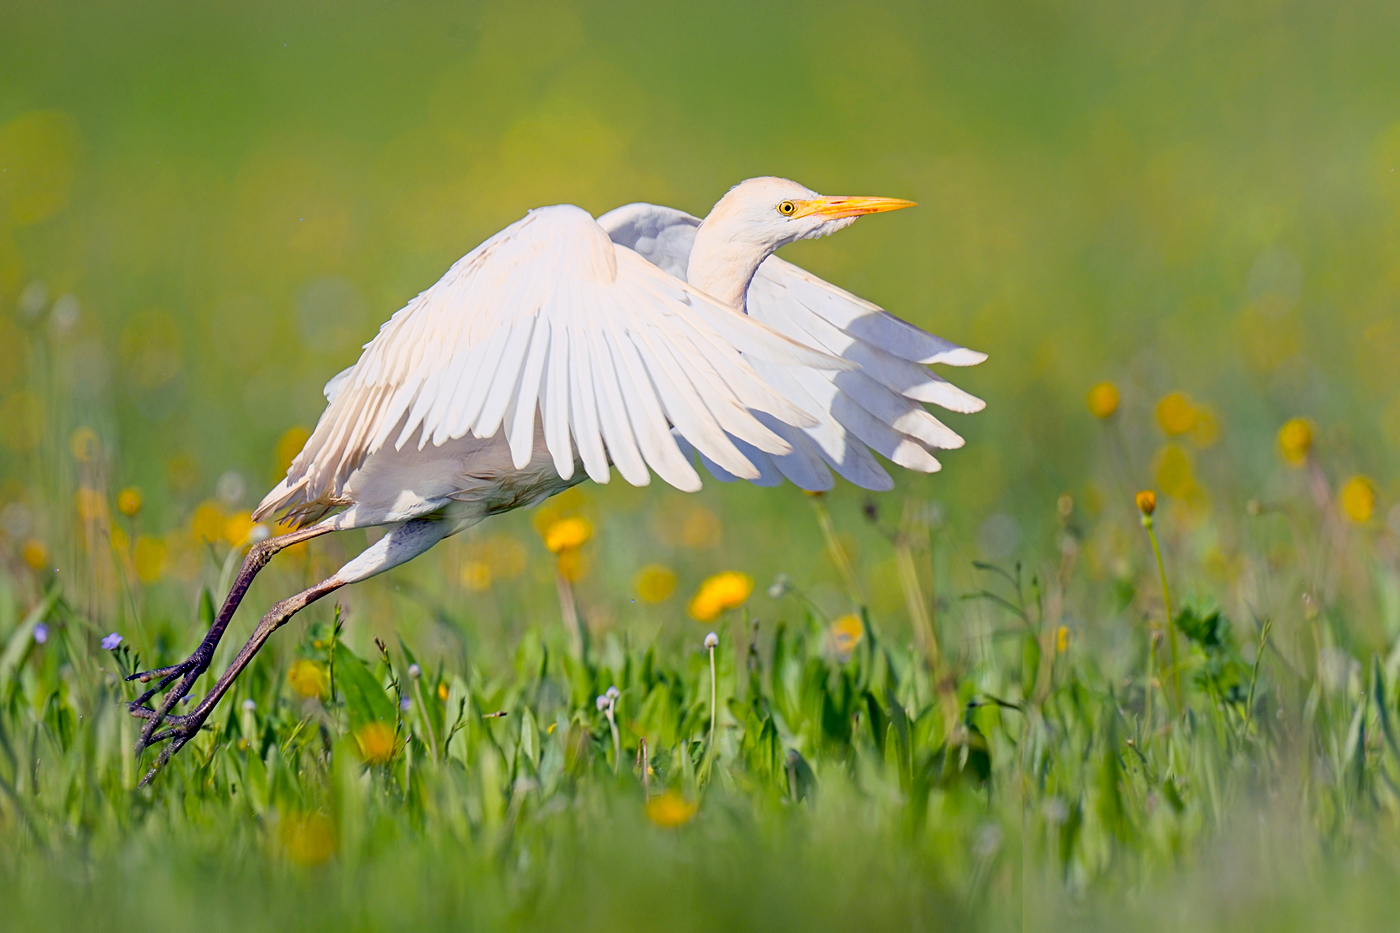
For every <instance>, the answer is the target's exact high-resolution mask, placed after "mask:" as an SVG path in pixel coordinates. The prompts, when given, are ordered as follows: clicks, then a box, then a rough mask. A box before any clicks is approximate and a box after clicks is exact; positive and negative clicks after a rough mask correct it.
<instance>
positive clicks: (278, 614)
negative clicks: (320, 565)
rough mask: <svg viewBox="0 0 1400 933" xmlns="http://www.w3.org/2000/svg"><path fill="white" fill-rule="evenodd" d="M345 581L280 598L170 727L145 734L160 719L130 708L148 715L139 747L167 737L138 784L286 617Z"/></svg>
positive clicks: (195, 726)
mask: <svg viewBox="0 0 1400 933" xmlns="http://www.w3.org/2000/svg"><path fill="white" fill-rule="evenodd" d="M347 582H349V581H347V580H344V579H341V578H340V576H339V575H338V574H337V575H336V576H333V577H330V578H329V579H326V580H322V581H321V582H320V583H318V584H316V585H315V586H313V587H311V588H310V589H307V590H302V591H301V592H300V593H298V594H297V595H295V596H292V597H290V598H288V599H284V600H282V601H281V602H280V603H278V604H277V605H275V606H273V607H272V608H271V609H269V610H268V612H267V615H265V616H263V617H262V621H260V622H259V623H258V627H257V628H256V629H254V630H253V635H252V637H251V638H249V639H248V641H247V642H246V643H245V644H244V645H243V647H242V649H240V650H239V652H238V655H237V656H236V657H235V658H234V659H233V663H232V664H230V665H229V666H228V670H226V671H224V673H223V674H222V675H221V676H220V677H219V679H218V681H217V682H216V683H215V684H214V688H213V689H212V690H210V691H209V693H208V694H207V695H205V697H204V699H203V700H200V701H199V705H198V706H196V707H195V708H194V712H192V713H190V714H189V715H187V716H170V717H168V719H167V720H166V721H167V724H168V725H169V726H170V728H168V729H166V730H165V731H164V732H157V733H155V734H154V735H150V736H149V737H148V733H150V732H153V731H154V729H155V727H156V725H158V724H159V722H160V719H157V718H156V714H155V713H152V712H151V711H150V710H148V709H145V708H141V709H140V710H133V711H132V712H133V713H135V714H136V715H137V716H141V717H142V718H148V720H149V721H148V722H147V723H146V727H145V729H143V730H142V732H141V736H142V740H143V741H142V743H141V746H140V748H143V749H144V748H145V746H146V745H150V744H152V743H154V742H160V741H163V740H165V739H169V740H170V744H169V745H167V746H165V748H164V749H162V750H161V753H160V758H159V759H158V760H157V761H156V763H155V766H154V767H152V768H151V770H150V771H148V772H146V776H145V777H143V778H142V779H141V786H143V787H144V786H145V785H146V784H148V783H150V780H151V778H153V777H155V773H156V772H157V771H159V770H160V768H161V766H162V765H164V764H165V763H166V762H167V761H169V760H170V756H171V755H173V754H175V753H176V752H178V751H179V750H180V749H182V748H184V747H185V743H186V742H188V741H189V740H190V739H192V738H194V736H195V734H196V733H198V732H199V730H200V727H201V726H203V725H204V720H206V719H208V718H209V714H210V713H212V712H213V711H214V707H215V706H217V705H218V703H219V700H221V699H222V698H223V696H224V694H225V693H227V692H228V689H229V687H231V686H233V682H234V680H235V679H237V677H238V675H239V674H241V673H242V672H243V668H245V667H247V666H248V662H249V661H252V660H253V655H255V654H257V653H258V649H259V648H261V647H262V646H263V643H264V642H266V641H267V640H268V638H269V637H271V635H272V633H273V632H275V631H277V630H278V629H279V628H281V627H282V625H283V624H285V623H286V621H287V620H288V619H290V618H291V617H292V616H294V615H296V614H297V613H298V612H300V611H301V610H302V609H305V608H306V607H307V606H309V605H311V604H312V603H314V602H315V601H316V600H318V599H320V598H321V597H322V596H325V595H326V594H327V593H333V592H335V591H336V590H338V589H340V588H341V587H342V586H344V585H345V584H346V583H347ZM187 676H188V675H187ZM169 705H170V703H169V701H166V703H165V704H163V707H164V708H169Z"/></svg>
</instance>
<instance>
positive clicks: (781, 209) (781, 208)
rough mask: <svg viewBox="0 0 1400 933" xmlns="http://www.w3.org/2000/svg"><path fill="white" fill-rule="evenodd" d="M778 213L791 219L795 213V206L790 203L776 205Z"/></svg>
mask: <svg viewBox="0 0 1400 933" xmlns="http://www.w3.org/2000/svg"><path fill="white" fill-rule="evenodd" d="M778 213H779V214H782V215H783V216H784V217H791V216H792V215H793V214H795V213H797V205H796V204H793V203H792V202H791V201H784V202H782V203H781V204H779V205H778Z"/></svg>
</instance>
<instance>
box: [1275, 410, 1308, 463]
mask: <svg viewBox="0 0 1400 933" xmlns="http://www.w3.org/2000/svg"><path fill="white" fill-rule="evenodd" d="M1312 442H1313V432H1312V425H1311V424H1309V423H1308V421H1307V419H1305V418H1293V419H1290V420H1289V421H1286V422H1284V425H1283V427H1281V428H1279V429H1278V450H1279V453H1280V454H1282V455H1283V459H1284V460H1286V461H1287V462H1288V463H1290V464H1292V465H1293V466H1302V465H1303V464H1305V463H1307V462H1308V451H1310V450H1312Z"/></svg>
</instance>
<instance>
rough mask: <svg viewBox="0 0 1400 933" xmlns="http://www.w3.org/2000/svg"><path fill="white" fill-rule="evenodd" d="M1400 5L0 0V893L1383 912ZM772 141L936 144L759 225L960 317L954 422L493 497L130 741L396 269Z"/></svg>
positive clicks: (946, 916) (809, 159) (322, 556)
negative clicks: (173, 723)
mask: <svg viewBox="0 0 1400 933" xmlns="http://www.w3.org/2000/svg"><path fill="white" fill-rule="evenodd" d="M1397 19H1400V15H1397V12H1396V10H1395V9H1394V8H1393V6H1392V5H1389V4H1385V3H1380V2H1362V3H1358V4H1352V5H1349V6H1348V8H1347V9H1346V10H1334V9H1330V8H1327V7H1326V6H1325V5H1317V4H1306V3H1301V2H1298V3H1294V2H1286V0H1280V2H1268V3H1264V2H1259V3H1243V4H1233V5H1229V6H1228V7H1223V6H1212V5H1206V4H1199V3H1175V2H1173V3H1115V4H1094V3H1088V2H1085V3H1060V4H1049V3H1029V2H1026V3H1008V4H1002V5H1000V6H991V7H989V6H985V5H984V6H983V7H981V8H977V9H976V11H974V10H972V9H971V8H967V7H965V6H961V5H957V4H953V3H931V4H914V3H909V4H900V3H890V4H835V3H831V4H812V5H804V6H803V7H802V8H798V7H796V6H790V5H781V4H775V5H761V6H760V5H754V4H733V3H721V4H709V5H704V6H703V7H697V8H694V9H682V8H680V7H677V8H675V9H667V10H659V9H656V8H654V7H652V6H643V5H641V4H636V3H630V2H619V3H608V4H601V3H598V4H592V3H582V2H577V3H574V2H567V0H540V2H532V3H528V4H511V5H508V6H507V5H496V6H486V5H481V4H461V3H452V4H448V3H437V4H414V5H395V6H393V7H379V6H372V5H368V4H350V5H347V6H346V7H345V8H344V9H341V10H337V11H334V12H333V11H330V10H328V9H324V8H319V7H314V6H310V5H306V6H294V7H289V6H284V5H272V4H259V3H253V4H240V5H237V6H233V5H225V6H221V5H207V6H205V7H202V8H200V9H198V10H193V9H188V8H185V7H181V6H178V5H175V4H155V5H150V6H147V7H144V8H142V9H141V10H140V11H135V10H132V9H131V8H129V6H128V5H124V4H115V3H85V4H81V5H79V4H63V3H57V4H45V5H42V6H38V5H19V4H12V5H9V6H6V7H4V8H3V9H0V905H3V909H0V928H12V929H17V930H20V929H22V930H39V929H47V928H55V929H58V928H64V929H73V928H81V929H86V928H102V929H105V930H123V929H137V928H139V929H143V930H165V929H200V930H203V931H209V933H214V931H217V930H222V929H230V930H232V929H239V930H248V931H251V930H259V929H276V928H286V927H288V926H296V927H297V928H305V929H327V930H331V929H334V930H343V929H347V928H349V929H367V930H368V929H376V930H377V929H439V928H442V929H446V928H464V927H467V928H476V927H480V928H489V929H498V928H510V929H514V928H531V929H534V928H566V927H567V928H570V929H585V930H586V929H598V930H603V929H634V928H638V927H642V926H644V925H645V926H656V927H665V928H668V929H676V930H689V929H695V930H699V929H710V928H716V927H718V928H758V927H769V928H771V927H775V926H776V927H780V928H792V929H887V928H888V929H918V930H924V929H930V930H937V929H949V930H953V929H957V930H962V929H990V930H1000V929H1011V928H1020V929H1032V930H1045V931H1053V930H1060V929H1079V930H1082V929H1100V928H1102V929H1115V930H1120V929H1133V930H1136V929H1142V930H1157V929H1175V928H1182V927H1185V928H1190V929H1202V930H1210V929H1221V930H1224V929H1230V930H1239V929H1246V930H1248V929H1261V930H1262V929H1270V930H1292V929H1297V930H1305V929H1314V928H1317V927H1319V926H1323V925H1326V926H1327V927H1328V928H1329V929H1375V928H1380V927H1385V926H1389V924H1388V923H1387V920H1389V919H1390V918H1392V917H1393V916H1394V915H1395V911H1396V906H1397V899H1396V895H1395V890H1396V885H1395V883H1394V880H1395V875H1396V872H1397V871H1398V870H1400V844H1397V831H1398V830H1400V722H1397V717H1400V470H1397V468H1396V465H1397V452H1400V365H1397V364H1400V316H1398V315H1397V313H1396V307H1397V299H1400V181H1397V178H1400V103H1398V102H1397V100H1396V97H1395V95H1394V93H1393V89H1394V88H1395V87H1396V86H1397V82H1400V63H1397V59H1396V57H1395V56H1394V55H1393V48H1394V44H1395V39H1396V38H1397V36H1400V22H1397ZM769 173H776V174H782V175H786V176H789V177H792V178H795V179H797V180H799V181H802V182H803V183H804V184H808V185H811V186H813V187H815V188H817V189H819V190H822V191H824V192H830V193H850V194H874V195H889V196H899V197H908V198H912V199H914V200H917V201H919V202H920V205H921V206H920V207H919V208H918V209H917V210H911V211H902V212H900V213H898V214H893V215H889V216H887V217H884V216H882V217H872V218H866V219H864V220H862V221H861V222H860V223H859V224H858V225H856V226H855V227H854V228H852V229H851V230H849V231H844V232H842V233H841V234H839V235H837V236H835V237H832V238H829V239H825V240H822V241H819V242H810V243H801V244H796V245H794V246H792V247H788V248H786V249H785V250H784V251H783V256H784V257H785V258H787V259H789V260H791V261H793V262H797V263H799V264H802V265H804V266H805V267H807V268H809V269H811V270H812V271H814V272H816V273H817V274H819V275H822V276H825V277H827V278H829V279H831V280H832V281H834V282H836V283H837V284H840V285H842V286H843V287H846V288H848V289H851V290H853V291H856V292H858V293H860V294H862V295H863V296H865V297H867V298H869V299H871V300H873V301H876V302H878V303H880V304H881V305H882V306H884V307H886V308H888V309H889V310H891V311H892V312H893V313H896V314H899V315H900V316H902V317H904V318H906V319H908V320H910V321H912V322H914V323H916V324H918V325H919V326H921V327H925V328H927V329H929V330H931V331H933V332H935V333H938V334H940V335H942V336H945V337H947V338H949V339H951V340H954V341H956V342H958V343H960V344H965V345H967V346H970V347H974V348H976V349H978V350H982V351H985V352H987V353H988V354H989V355H990V358H989V360H988V361H987V362H986V363H984V364H982V365H981V366H979V367H976V368H974V369H970V370H958V371H954V372H949V373H947V374H946V375H948V376H949V377H950V378H952V379H953V380H954V381H956V382H957V383H958V384H959V385H962V386H964V387H965V388H967V389H968V390H969V391H971V392H973V393H974V394H977V395H979V396H980V397H983V398H985V399H986V400H987V401H988V407H987V409H986V411H984V412H982V413H980V414H977V415H973V416H950V418H949V419H948V420H949V423H950V424H951V425H952V427H954V428H955V429H956V430H957V431H959V432H960V433H962V434H963V435H964V436H965V437H966V438H967V440H968V443H967V446H966V447H965V448H963V449H961V450H957V451H949V452H947V453H946V456H943V457H942V458H941V459H942V460H943V462H944V469H943V471H942V472H940V473H937V474H933V475H931V476H923V475H918V476H915V475H912V474H904V475H900V476H898V477H897V478H896V479H897V486H896V489H895V490H894V491H893V492H890V493H884V494H880V495H868V494H866V493H864V492H862V491H861V490H858V489H855V488H853V487H851V486H849V485H844V484H841V485H838V486H837V488H836V489H835V490H833V491H832V492H830V493H827V494H825V495H821V496H809V495H804V494H802V493H801V492H799V491H797V490H796V489H794V488H793V487H791V486H784V487H780V488H776V489H758V488H754V487H751V486H748V485H745V484H733V485H725V484H721V483H717V482H713V481H708V480H707V482H706V487H705V489H704V490H702V491H701V492H700V493H697V494H694V495H685V494H682V493H679V492H677V491H674V490H670V489H668V488H666V487H665V486H664V484H662V483H661V482H659V481H654V482H653V483H652V484H651V485H650V486H649V487H645V488H633V487H630V486H628V485H626V484H625V483H624V482H623V481H622V480H621V479H620V478H617V477H614V479H613V480H612V482H610V483H609V484H607V485H594V484H585V485H583V486H580V487H577V488H576V489H574V490H571V491H569V492H568V493H565V494H563V495H561V496H558V497H556V498H554V499H552V500H549V501H548V502H547V503H545V504H544V505H542V506H540V507H539V508H536V509H532V510H528V511H520V512H515V513H511V514H508V515H505V516H501V517H499V518H494V519H491V520H490V521H488V522H486V523H483V524H482V525H480V526H477V527H476V528H474V529H472V530H470V531H469V532H468V533H465V534H463V535H461V536H459V537H456V538H453V539H450V540H448V541H446V542H444V543H443V544H442V545H440V546H439V547H437V548H436V549H434V550H433V551H431V552H429V553H428V554H426V555H424V556H423V557H421V558H419V559H418V560H416V561H414V562H412V563H411V564H409V565H406V566H404V567H402V568H398V569H396V570H394V571H391V572H390V573H388V574H386V575H384V576H382V577H379V578H376V579H374V580H371V581H368V582H366V583H363V584H358V585H356V586H353V587H350V588H347V589H345V590H342V591H340V592H339V593H337V594H336V599H335V600H333V601H331V600H328V601H326V603H324V604H317V605H316V606H313V607H311V608H310V609H308V610H306V611H305V612H304V613H302V614H301V615H299V616H298V617H297V618H296V619H295V620H294V621H293V622H292V623H291V624H289V625H288V626H287V627H285V628H284V629H283V630H282V631H281V632H279V633H278V634H277V635H276V636H275V637H274V639H273V640H272V642H271V643H270V644H269V646H268V648H266V649H265V650H264V651H263V652H262V654H261V655H260V656H259V657H258V659H257V660H256V662H255V663H254V664H253V665H252V667H250V668H249V670H248V671H247V672H246V673H245V674H244V675H243V677H242V678H241V679H240V680H239V682H238V684H237V686H236V688H235V689H234V691H232V693H231V694H230V695H229V697H227V698H226V699H225V701H224V703H223V704H222V705H221V706H220V707H219V709H218V711H217V713H216V714H215V716H214V717H213V719H211V721H210V723H209V725H208V727H207V728H206V729H205V731H204V732H203V733H202V734H201V735H200V736H199V738H198V739H197V740H195V741H193V742H191V743H190V745H189V746H188V747H186V748H185V750H184V751H183V752H181V753H180V754H179V755H178V756H176V757H175V758H174V759H173V760H172V761H171V762H170V764H169V766H168V767H167V768H165V769H164V770H162V771H160V772H159V773H157V774H156V775H154V776H153V778H152V780H151V781H150V783H149V785H148V786H144V787H142V786H138V784H139V782H140V781H141V779H142V778H143V776H144V775H145V774H146V772H147V770H148V769H149V768H150V767H151V765H152V763H153V761H154V758H155V753H154V752H152V751H148V752H146V754H145V755H144V757H142V758H139V759H138V758H137V756H136V755H135V754H134V752H133V745H134V741H135V738H136V735H137V734H138V732H139V729H138V728H137V726H138V723H137V721H136V720H134V719H132V718H130V717H129V716H128V715H127V714H126V711H125V704H126V702H128V701H129V700H130V699H132V698H133V697H134V696H135V695H136V692H137V691H136V690H135V689H134V686H135V685H133V684H128V683H126V682H124V680H123V679H122V678H123V677H124V676H125V675H126V674H128V673H130V672H132V671H134V670H136V669H138V667H149V666H152V665H160V664H169V663H173V662H175V661H178V660H180V659H182V658H183V657H185V656H186V655H187V654H188V653H189V651H190V650H191V649H192V648H193V647H194V645H195V644H196V643H197V641H198V638H199V637H200V636H201V635H202V633H203V631H204V629H205V628H206V627H207V625H208V621H209V619H210V618H212V615H213V612H214V607H215V606H217V604H218V603H219V601H220V600H221V598H222V596H223V594H224V592H225V591H226V589H227V587H228V585H229V581H230V579H231V577H232V574H233V573H234V572H235V570H236V569H237V567H238V564H239V561H240V560H241V558H242V555H243V554H244V553H245V552H246V550H247V548H248V547H249V546H250V544H251V543H253V542H255V541H256V540H259V539H260V537H262V536H265V535H267V534H270V533H275V531H276V529H275V528H269V527H266V526H259V525H255V524H254V523H253V522H252V520H251V517H250V509H251V507H252V506H253V505H254V504H255V503H256V502H257V501H258V499H259V498H260V497H261V495H262V494H263V492H264V490H265V489H266V488H268V487H269V486H271V485H272V483H274V482H275V481H276V479H277V477H278V476H280V475H281V474H282V472H283V471H285V469H286V465H287V463H288V462H289V460H290V458H291V456H292V455H293V454H294V453H295V452H296V450H297V449H298V448H299V447H300V445H301V443H302V442H303V441H304V439H305V438H306V436H307V432H308V430H309V429H310V428H311V427H312V426H313V425H314V423H315V419H316V417H317V415H318V414H319V412H320V410H321V407H322V405H323V404H324V402H323V399H322V397H321V385H322V384H323V383H324V382H325V380H326V379H328V378H329V377H330V376H331V375H333V374H334V373H336V372H338V371H339V370H340V369H341V368H343V367H344V366H346V365H348V364H349V363H350V362H352V361H353V360H354V359H355V357H356V355H357V353H358V348H359V346H360V345H361V344H362V343H363V342H364V341H365V340H366V339H368V338H369V337H370V336H371V335H372V334H373V333H374V331H375V328H376V327H377V326H378V323H379V322H380V321H382V320H384V319H385V318H386V317H387V316H388V315H389V314H390V313H392V312H393V311H394V310H395V309H397V308H398V307H400V306H401V305H402V304H403V303H404V302H405V301H406V300H407V299H408V298H409V297H411V296H412V295H414V294H416V293H417V291H419V290H420V289H422V288H424V287H426V286H427V285H428V284H431V282H432V281H434V280H435V279H436V278H437V276H438V275H440V274H441V272H442V271H443V270H444V269H445V268H446V267H447V266H448V265H450V264H451V262H452V261H454V260H455V259H456V258H457V257H458V256H460V255H461V254H463V253H465V252H466V251H467V250H468V249H470V248H471V247H472V246H474V245H475V244H476V243H477V242H479V241H480V240H481V239H482V238H484V237H485V236H487V235H489V234H490V233H492V232H494V231H495V230H497V229H499V228H500V227H501V226H503V225H505V224H506V223H509V222H511V221H512V220H514V219H516V218H517V217H519V216H520V215H521V214H522V213H523V212H524V211H525V210H526V209H528V208H530V207H534V206H538V205H542V204H549V203H556V202H561V201H567V202H572V203H577V204H579V205H581V206H583V207H585V208H586V209H588V210H589V211H591V212H593V213H595V214H598V213H601V212H602V211H605V210H607V209H610V208H612V207H614V206H617V205H619V204H622V203H626V202H628V201H634V200H650V201H655V202H658V203H665V204H672V205H674V206H677V207H681V208H684V209H687V210H690V211H692V212H694V213H699V214H703V213H704V212H705V211H707V210H708V208H709V206H710V204H711V203H713V201H714V200H715V199H716V198H717V197H718V196H719V195H720V194H721V193H722V192H723V191H724V190H725V189H726V188H727V187H728V186H729V185H731V184H733V183H734V182H736V181H738V180H740V179H742V178H744V177H748V176H752V175H757V174H769ZM1149 493H1150V495H1149ZM366 538H367V536H366V535H365V534H364V533H362V532H350V533H345V534H343V535H332V536H327V537H323V538H319V539H316V540H314V541H312V542H310V543H308V544H306V545H299V546H297V547H295V548H293V549H290V550H289V551H287V552H285V553H284V554H283V555H280V556H279V557H278V558H277V559H276V560H275V561H274V563H273V564H272V565H271V566H270V567H269V569H267V570H266V571H264V572H263V574H262V575H261V576H260V577H259V578H258V580H257V582H256V583H255V584H254V586H253V588H252V590H251V591H250V594H249V596H248V598H247V600H246V601H245V604H244V607H243V608H242V609H240V611H239V614H238V615H237V616H236V617H235V619H234V622H233V625H232V627H231V632H230V635H229V637H228V638H227V639H225V644H224V645H223V646H222V647H221V649H220V651H219V654H218V655H217V656H216V660H215V663H214V670H215V671H217V670H219V669H221V668H222V666H223V665H225V664H227V662H228V660H229V658H231V657H232V653H233V651H234V650H235V648H236V646H237V645H238V644H240V643H241V641H242V639H243V638H244V637H246V635H247V633H248V632H249V631H250V629H251V627H252V624H253V622H254V620H255V619H256V618H257V616H258V614H259V613H260V612H261V611H262V610H263V609H264V608H265V607H266V606H269V605H270V604H271V603H273V602H274V601H276V600H278V599H280V598H282V597H284V596H286V595H288V594H290V593H292V592H295V591H296V590H299V589H301V588H302V587H304V586H306V585H307V584H308V583H310V582H312V581H314V580H318V579H321V578H323V577H324V576H326V575H327V574H328V573H329V572H330V571H332V570H333V569H334V568H336V567H338V566H340V565H341V564H342V563H343V562H344V561H345V560H346V559H348V558H349V557H350V556H352V555H353V554H355V553H356V552H357V551H358V550H359V549H361V548H362V547H363V546H364V544H365V542H366ZM711 634H713V638H710V636H711ZM195 695H196V696H199V695H201V689H200V688H199V687H197V688H196V690H195ZM1392 922H1393V921H1392Z"/></svg>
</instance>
